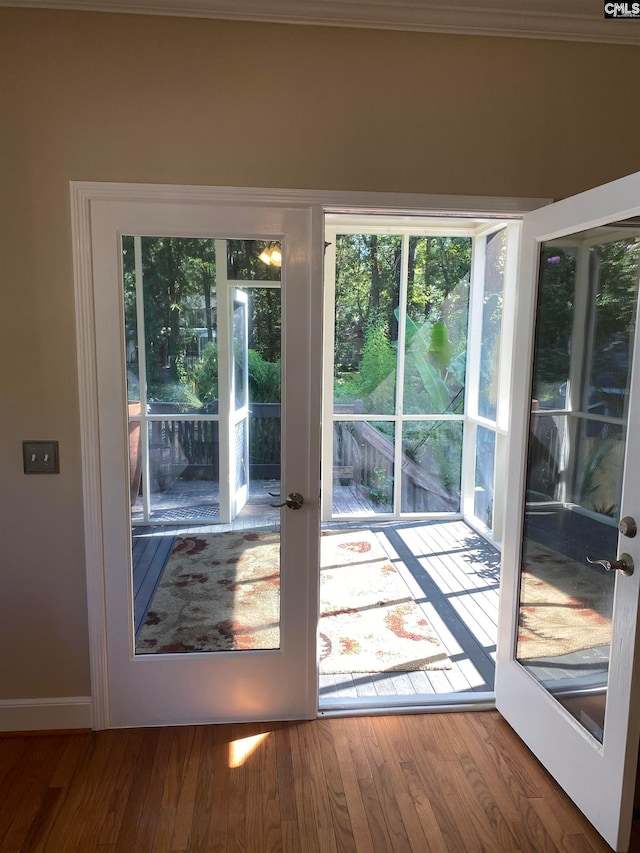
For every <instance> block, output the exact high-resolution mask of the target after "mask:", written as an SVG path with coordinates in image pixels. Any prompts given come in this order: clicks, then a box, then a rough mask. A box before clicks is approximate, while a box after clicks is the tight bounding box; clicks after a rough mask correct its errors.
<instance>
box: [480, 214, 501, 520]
mask: <svg viewBox="0 0 640 853" xmlns="http://www.w3.org/2000/svg"><path fill="white" fill-rule="evenodd" d="M506 256H507V229H506V228H503V229H502V230H501V231H498V232H497V233H496V234H491V235H489V237H487V242H486V247H485V267H484V292H483V295H482V339H481V343H480V379H479V383H478V414H479V415H480V416H481V417H483V418H488V419H489V420H492V421H495V419H496V414H497V407H498V371H499V356H500V329H501V326H502V299H503V294H504V269H505V261H506ZM476 515H477V513H476Z"/></svg>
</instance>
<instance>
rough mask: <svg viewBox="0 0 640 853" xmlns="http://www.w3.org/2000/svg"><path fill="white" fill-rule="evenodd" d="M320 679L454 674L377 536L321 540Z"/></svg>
mask: <svg viewBox="0 0 640 853" xmlns="http://www.w3.org/2000/svg"><path fill="white" fill-rule="evenodd" d="M319 630H320V673H321V674H330V673H350V672H389V671H394V670H396V671H404V672H412V671H414V672H415V671H417V670H428V669H449V668H450V661H449V659H448V656H447V653H446V651H445V649H444V647H443V646H442V645H441V643H440V641H439V640H438V638H437V637H436V636H435V633H434V631H433V629H432V628H431V626H430V624H429V622H428V621H427V619H426V617H425V615H424V612H423V611H422V610H421V608H420V607H418V605H416V604H415V603H414V600H413V596H412V594H411V591H410V590H409V588H408V586H407V585H406V584H405V582H404V581H403V580H402V578H401V577H400V575H399V573H398V572H397V570H396V569H395V567H394V566H393V564H392V563H391V562H390V561H389V559H388V557H387V556H386V554H385V552H384V551H383V550H382V548H381V546H380V544H379V543H378V540H377V538H376V536H375V534H374V533H372V532H371V531H350V532H348V533H343V532H336V533H333V532H325V533H324V534H323V536H322V539H321V569H320V626H319Z"/></svg>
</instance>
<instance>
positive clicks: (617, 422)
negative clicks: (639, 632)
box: [516, 221, 640, 741]
mask: <svg viewBox="0 0 640 853" xmlns="http://www.w3.org/2000/svg"><path fill="white" fill-rule="evenodd" d="M639 225H640V223H637V222H632V221H628V222H621V223H616V224H614V225H608V226H606V227H604V226H603V227H602V228H599V229H592V230H590V231H589V232H584V233H581V234H577V235H572V236H571V237H567V238H563V240H562V241H557V242H553V243H548V244H545V245H543V246H542V250H541V256H540V275H539V292H538V313H537V325H536V337H535V353H534V365H533V389H532V412H531V421H530V436H529V450H528V468H527V485H526V488H527V492H526V509H525V518H524V539H523V545H522V565H521V577H520V606H519V635H518V638H517V647H516V656H517V659H518V660H519V661H520V663H521V664H522V666H523V667H525V668H526V669H527V670H528V671H529V672H530V673H531V675H532V676H534V677H535V678H536V679H538V680H539V681H540V683H541V684H542V685H544V687H545V688H546V689H548V690H549V691H550V692H551V693H552V694H553V695H554V696H555V698H556V699H557V700H558V701H559V702H560V703H561V704H562V705H563V706H564V707H565V708H566V709H567V710H568V711H569V713H570V714H572V715H573V716H574V717H575V718H576V719H577V720H579V721H580V722H581V723H582V724H583V726H584V727H585V728H586V729H587V730H588V731H589V732H590V733H591V734H592V735H593V736H594V737H595V738H596V739H598V740H600V741H602V739H603V727H604V719H605V712H606V694H607V683H608V670H609V650H610V642H611V619H612V613H613V597H614V588H615V584H616V582H617V583H624V582H625V578H624V577H623V576H621V575H620V574H619V573H617V572H615V571H606V570H605V567H603V566H602V565H599V564H597V563H596V564H594V563H590V562H588V557H591V558H592V559H597V560H607V561H615V560H616V557H617V556H618V554H619V551H623V550H624V537H621V539H620V542H619V541H618V531H617V526H616V522H617V520H618V519H619V517H620V510H621V508H620V495H621V488H622V475H623V466H624V449H625V442H626V435H627V408H628V396H629V381H630V372H631V353H632V348H633V340H634V334H635V315H636V303H637V292H638V274H639V270H640V227H639ZM572 384H573V389H572ZM544 410H546V411H544Z"/></svg>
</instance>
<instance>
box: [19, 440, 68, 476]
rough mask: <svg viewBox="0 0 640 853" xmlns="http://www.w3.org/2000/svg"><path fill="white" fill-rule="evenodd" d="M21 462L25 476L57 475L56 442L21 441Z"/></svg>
mask: <svg viewBox="0 0 640 853" xmlns="http://www.w3.org/2000/svg"><path fill="white" fill-rule="evenodd" d="M22 462H23V468H24V473H25V474H58V473H60V462H59V459H58V442H57V441H23V442H22Z"/></svg>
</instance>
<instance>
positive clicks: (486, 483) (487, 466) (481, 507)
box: [473, 426, 496, 528]
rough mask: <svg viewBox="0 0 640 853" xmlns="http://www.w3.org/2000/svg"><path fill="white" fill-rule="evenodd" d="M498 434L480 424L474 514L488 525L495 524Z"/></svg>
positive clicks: (477, 442) (477, 434) (477, 443)
mask: <svg viewBox="0 0 640 853" xmlns="http://www.w3.org/2000/svg"><path fill="white" fill-rule="evenodd" d="M495 458H496V436H495V433H494V432H493V430H490V429H485V427H481V426H479V427H478V429H477V432H476V477H475V489H474V493H473V514H474V515H475V517H476V518H478V519H479V520H480V521H481V522H482V523H483V524H486V526H487V527H489V528H490V527H491V526H492V524H493V471H494V464H495Z"/></svg>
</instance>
